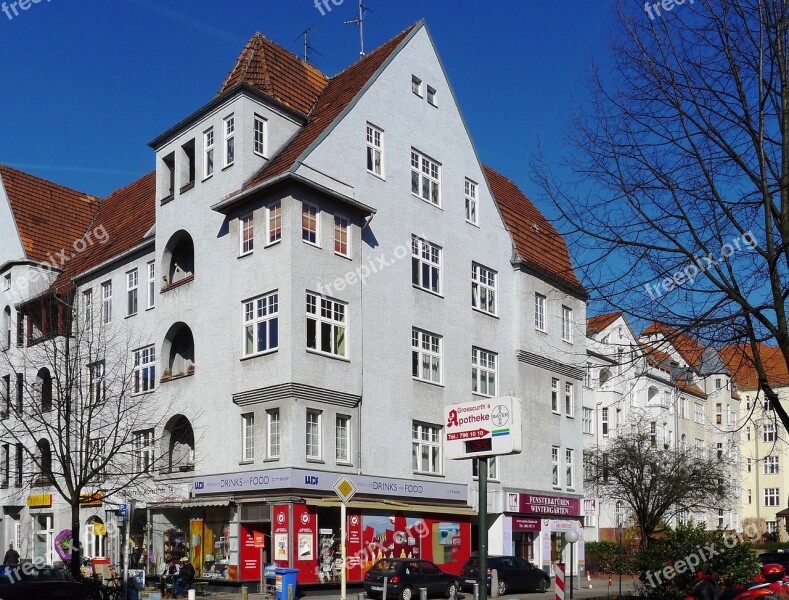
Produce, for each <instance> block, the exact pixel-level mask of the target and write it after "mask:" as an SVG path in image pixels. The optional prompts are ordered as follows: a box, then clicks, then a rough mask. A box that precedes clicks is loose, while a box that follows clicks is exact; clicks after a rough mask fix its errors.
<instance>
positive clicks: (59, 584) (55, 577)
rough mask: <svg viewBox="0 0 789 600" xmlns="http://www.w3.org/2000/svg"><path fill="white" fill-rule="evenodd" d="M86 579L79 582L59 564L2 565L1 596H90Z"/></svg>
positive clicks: (23, 599)
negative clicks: (36, 565) (50, 565)
mask: <svg viewBox="0 0 789 600" xmlns="http://www.w3.org/2000/svg"><path fill="white" fill-rule="evenodd" d="M89 598H90V594H89V590H88V588H87V586H86V585H85V584H84V583H79V582H77V581H76V580H75V579H74V578H73V577H72V576H71V574H70V573H69V572H68V571H67V570H66V569H63V568H60V567H40V568H39V567H34V566H33V565H31V564H26V565H2V566H0V599H2V600H33V599H35V600H54V599H57V600H89Z"/></svg>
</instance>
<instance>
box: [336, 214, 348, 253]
mask: <svg viewBox="0 0 789 600" xmlns="http://www.w3.org/2000/svg"><path fill="white" fill-rule="evenodd" d="M350 231H351V221H350V219H347V218H345V217H341V216H340V215H334V253H335V254H339V255H340V256H345V257H350V256H351V238H350Z"/></svg>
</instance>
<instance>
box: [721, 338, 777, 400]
mask: <svg viewBox="0 0 789 600" xmlns="http://www.w3.org/2000/svg"><path fill="white" fill-rule="evenodd" d="M720 355H721V358H722V359H723V362H724V363H726V366H727V367H729V370H730V371H731V372H732V376H733V377H734V380H735V381H736V382H737V386H738V387H739V388H740V389H741V390H753V389H756V388H757V387H758V385H759V377H758V375H757V373H756V366H755V365H754V362H753V352H752V351H751V347H750V346H749V345H743V346H727V347H725V348H721V349H720ZM759 356H760V358H761V360H762V364H764V369H765V371H766V372H767V380H768V382H769V383H770V385H772V386H782V385H789V371H788V370H787V368H786V361H785V360H784V357H783V354H782V353H781V349H780V348H778V347H777V346H768V345H767V344H759Z"/></svg>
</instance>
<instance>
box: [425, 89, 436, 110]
mask: <svg viewBox="0 0 789 600" xmlns="http://www.w3.org/2000/svg"><path fill="white" fill-rule="evenodd" d="M427 102H428V104H432V105H433V106H438V104H436V90H435V89H434V88H432V87H430V86H427Z"/></svg>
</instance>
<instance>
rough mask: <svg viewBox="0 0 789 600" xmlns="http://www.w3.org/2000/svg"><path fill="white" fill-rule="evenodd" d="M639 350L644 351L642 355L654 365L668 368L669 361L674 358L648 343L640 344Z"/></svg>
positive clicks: (669, 366) (672, 360)
mask: <svg viewBox="0 0 789 600" xmlns="http://www.w3.org/2000/svg"><path fill="white" fill-rule="evenodd" d="M641 350H642V351H643V352H644V357H645V358H646V359H647V362H649V364H651V365H654V366H656V367H663V368H666V369H670V368H671V363H672V362H674V359H673V358H671V356H670V355H668V354H666V353H665V352H663V351H662V350H658V349H657V348H655V347H654V346H650V345H649V344H641Z"/></svg>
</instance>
